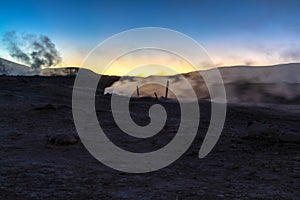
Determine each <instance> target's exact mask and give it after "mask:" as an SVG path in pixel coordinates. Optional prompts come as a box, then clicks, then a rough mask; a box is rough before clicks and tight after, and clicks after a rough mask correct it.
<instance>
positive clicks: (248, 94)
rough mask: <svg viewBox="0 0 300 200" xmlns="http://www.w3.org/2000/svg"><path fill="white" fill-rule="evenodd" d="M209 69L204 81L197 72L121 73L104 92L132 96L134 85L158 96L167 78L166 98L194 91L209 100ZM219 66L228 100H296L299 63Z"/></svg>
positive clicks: (299, 90)
mask: <svg viewBox="0 0 300 200" xmlns="http://www.w3.org/2000/svg"><path fill="white" fill-rule="evenodd" d="M212 70H215V69H212ZM212 70H206V71H201V74H204V73H205V74H206V76H207V77H210V78H209V82H207V83H205V82H204V80H203V78H202V77H201V75H199V73H198V72H190V73H187V74H183V75H175V76H149V77H146V78H141V77H123V78H122V79H120V80H119V81H117V82H115V83H114V84H113V85H112V86H110V87H107V88H106V89H105V93H106V94H107V93H114V94H118V95H123V96H133V97H136V96H138V95H137V92H136V90H137V86H138V87H139V96H140V97H144V96H148V97H155V95H154V92H156V93H157V96H158V97H161V96H164V93H165V85H166V82H167V80H169V82H170V84H169V88H170V93H169V96H168V97H169V98H176V97H175V94H176V95H177V97H178V96H179V97H180V98H182V99H184V100H187V101H188V100H189V98H190V96H191V94H192V93H193V92H195V93H196V95H197V97H198V99H206V100H209V99H210V97H209V92H208V89H207V86H208V85H209V86H210V87H212V88H213V87H214V86H215V83H214V77H213V76H210V73H211V71H212ZM219 70H220V73H221V75H222V77H223V81H224V85H225V89H226V95H227V102H228V103H288V104H300V75H299V74H300V64H298V63H295V64H285V65H276V66H269V67H246V66H238V67H224V68H219ZM211 74H213V73H211ZM157 82H159V83H161V84H160V85H159V86H158V85H157V84H153V83H157ZM190 86H192V88H193V90H191V87H190ZM172 91H173V92H172ZM175 91H176V92H175Z"/></svg>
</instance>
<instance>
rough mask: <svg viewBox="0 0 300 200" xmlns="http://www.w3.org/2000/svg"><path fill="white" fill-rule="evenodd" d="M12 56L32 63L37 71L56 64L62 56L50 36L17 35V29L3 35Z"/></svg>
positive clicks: (25, 62)
mask: <svg viewBox="0 0 300 200" xmlns="http://www.w3.org/2000/svg"><path fill="white" fill-rule="evenodd" d="M3 43H4V44H5V45H6V47H7V49H8V51H9V54H10V56H12V57H13V58H16V59H17V60H19V61H20V62H22V63H24V64H27V65H30V67H32V69H34V70H35V71H39V70H40V69H41V68H45V67H51V66H55V65H58V64H60V63H61V61H62V58H61V56H60V55H59V52H58V50H57V49H56V48H55V45H54V43H53V42H52V41H51V40H50V38H49V37H47V36H44V35H39V36H37V35H35V34H22V35H21V36H20V35H17V34H16V32H15V31H11V32H6V33H5V34H4V36H3Z"/></svg>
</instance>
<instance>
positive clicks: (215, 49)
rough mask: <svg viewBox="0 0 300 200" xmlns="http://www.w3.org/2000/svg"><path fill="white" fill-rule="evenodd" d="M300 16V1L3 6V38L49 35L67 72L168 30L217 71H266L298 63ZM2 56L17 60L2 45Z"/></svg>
mask: <svg viewBox="0 0 300 200" xmlns="http://www.w3.org/2000/svg"><path fill="white" fill-rule="evenodd" d="M299 10H300V0H236V1H235V0H207V1H206V0H181V1H179V0H169V1H167V0H147V1H146V0H139V1H135V0H126V1H125V0H123V1H121V0H120V1H114V0H111V1H109V0H108V1H101V0H94V1H93V0H84V1H79V0H59V1H55V0H42V1H40V0H22V1H21V0H19V1H17V0H11V1H1V2H0V36H2V35H3V34H5V33H6V32H7V31H16V32H17V33H34V34H43V35H47V36H49V38H51V40H52V41H53V42H54V43H55V45H56V47H57V48H58V50H59V51H60V53H61V55H62V57H63V63H62V64H61V65H62V66H80V65H81V64H82V62H83V60H84V58H85V57H86V55H87V54H88V52H89V51H90V50H92V49H93V48H94V47H95V46H96V45H97V44H99V43H100V42H102V41H103V40H105V39H106V38H108V37H110V36H112V35H114V34H117V33H119V32H122V31H126V30H128V29H133V28H140V27H163V28H169V29H173V30H176V31H179V32H182V33H184V34H186V35H188V36H190V37H192V38H193V39H195V40H196V41H197V42H198V43H199V44H201V45H202V46H203V47H204V48H205V50H206V51H207V53H208V54H209V56H210V57H211V59H212V61H213V62H214V63H215V64H216V65H217V66H232V65H252V66H261V65H272V64H279V63H290V62H300V12H299ZM0 57H2V58H6V59H9V60H12V61H17V60H15V59H14V58H11V57H10V56H9V54H8V52H7V50H6V48H5V46H4V45H3V44H1V45H0ZM111 73H113V72H111Z"/></svg>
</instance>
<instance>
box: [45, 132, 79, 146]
mask: <svg viewBox="0 0 300 200" xmlns="http://www.w3.org/2000/svg"><path fill="white" fill-rule="evenodd" d="M48 142H49V143H50V144H53V145H71V144H75V143H77V142H78V139H77V138H76V137H75V136H74V135H72V134H65V133H60V134H56V135H52V136H50V137H49V138H48Z"/></svg>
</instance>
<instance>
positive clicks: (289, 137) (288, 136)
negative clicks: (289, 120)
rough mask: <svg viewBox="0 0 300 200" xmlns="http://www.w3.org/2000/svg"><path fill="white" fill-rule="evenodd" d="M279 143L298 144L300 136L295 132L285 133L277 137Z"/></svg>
mask: <svg viewBox="0 0 300 200" xmlns="http://www.w3.org/2000/svg"><path fill="white" fill-rule="evenodd" d="M278 139H279V142H283V143H297V144H299V143H300V134H299V133H297V132H292V131H290V132H287V133H282V134H280V135H279V137H278Z"/></svg>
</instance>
